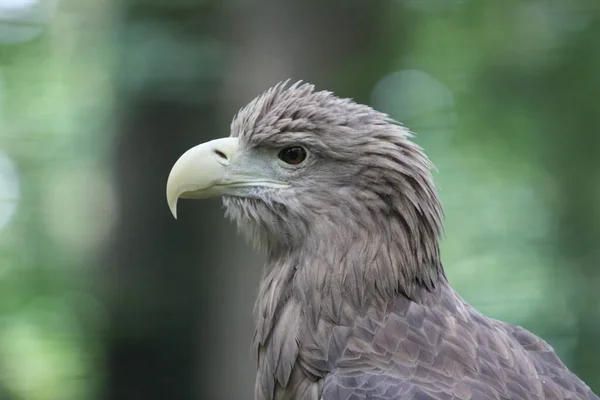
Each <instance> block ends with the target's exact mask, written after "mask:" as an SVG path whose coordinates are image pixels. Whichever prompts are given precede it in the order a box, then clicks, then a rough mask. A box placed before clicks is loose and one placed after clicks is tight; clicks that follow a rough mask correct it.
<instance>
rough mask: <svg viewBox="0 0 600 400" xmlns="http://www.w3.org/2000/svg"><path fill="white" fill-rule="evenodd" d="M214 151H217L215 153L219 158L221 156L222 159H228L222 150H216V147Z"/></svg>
mask: <svg viewBox="0 0 600 400" xmlns="http://www.w3.org/2000/svg"><path fill="white" fill-rule="evenodd" d="M213 151H214V152H215V154H216V155H217V157H219V158H220V159H222V160H225V161H227V156H226V155H225V153H223V152H222V151H220V150H216V149H215V150H213Z"/></svg>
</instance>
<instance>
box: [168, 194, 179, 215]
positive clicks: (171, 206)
mask: <svg viewBox="0 0 600 400" xmlns="http://www.w3.org/2000/svg"><path fill="white" fill-rule="evenodd" d="M168 203H169V210H170V211H171V215H173V218H175V219H177V199H175V201H169V202H168Z"/></svg>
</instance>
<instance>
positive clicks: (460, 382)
mask: <svg viewBox="0 0 600 400" xmlns="http://www.w3.org/2000/svg"><path fill="white" fill-rule="evenodd" d="M412 136H413V135H412V133H411V132H410V131H409V130H408V129H406V128H405V127H404V126H402V125H401V124H400V123H398V122H396V121H394V120H393V119H392V118H391V117H389V116H388V115H386V114H384V113H381V112H378V111H376V110H374V109H373V108H371V107H369V106H367V105H363V104H359V103H357V102H355V101H353V100H351V99H345V98H340V97H338V96H336V95H335V94H333V93H332V92H329V91H318V90H315V87H314V85H311V84H309V83H303V82H297V83H295V84H292V85H290V84H289V81H286V82H281V83H279V84H277V85H275V86H274V87H272V88H270V89H268V90H267V91H265V92H264V93H262V94H261V95H259V96H258V97H256V98H255V99H254V100H252V101H251V102H250V103H249V104H248V105H247V106H245V107H244V108H242V109H241V110H240V111H239V112H238V113H237V115H236V116H235V117H234V118H233V121H232V123H231V133H230V136H229V137H225V138H221V139H216V140H212V141H209V142H206V143H203V144H200V145H198V146H195V147H193V148H191V149H189V150H188V151H186V152H185V153H184V154H183V155H182V156H181V157H180V158H179V159H178V160H177V162H176V163H175V164H174V165H173V167H172V170H171V172H170V174H169V177H168V180H167V187H166V195H167V202H168V205H169V207H170V210H171V212H172V214H173V216H174V217H175V218H177V202H178V199H180V198H183V199H201V198H209V197H217V196H220V197H222V199H223V204H224V209H225V214H226V215H227V216H228V217H229V218H230V219H232V220H233V221H235V222H236V223H237V225H238V227H239V230H240V231H241V232H242V233H243V234H244V235H245V236H247V238H248V239H249V240H250V241H251V242H252V243H253V244H254V245H255V246H256V248H257V249H258V250H260V251H261V252H263V253H264V255H265V257H266V264H265V267H264V271H263V275H262V279H261V283H260V286H259V290H258V298H257V301H256V304H255V307H254V321H255V333H254V339H253V346H254V349H255V351H256V355H257V375H256V383H255V388H254V397H255V399H256V400H292V399H299V400H300V399H302V400H304V399H306V400H361V399H397V400H409V399H413V400H417V399H419V400H425V399H436V400H442V399H465V400H466V399H473V400H488V399H490V400H499V399H503V400H530V399H596V400H598V399H600V398H599V397H598V396H596V395H595V394H594V393H593V392H592V391H591V389H590V388H589V387H588V386H587V385H586V384H585V383H584V382H582V381H581V380H580V379H579V378H578V377H577V376H576V375H575V374H574V373H573V372H571V371H570V370H569V369H568V368H567V367H566V366H565V364H564V363H563V362H562V361H561V360H560V359H559V357H558V356H557V355H556V353H555V352H554V350H553V349H552V347H551V346H550V345H548V344H547V343H546V342H545V341H544V340H542V339H540V338H539V337H537V336H536V335H534V334H533V333H531V332H529V331H527V330H526V329H524V328H522V327H519V326H513V325H510V324H508V323H505V322H502V321H499V320H495V319H492V318H488V317H486V316H484V315H483V314H481V313H480V312H478V311H477V310H476V309H475V308H474V307H472V306H471V305H469V304H468V303H467V302H466V301H465V300H463V299H462V298H461V297H460V296H459V295H458V293H457V292H456V291H455V290H454V289H453V288H452V286H451V285H450V284H449V281H448V279H447V277H446V274H445V272H444V268H443V266H442V261H441V259H440V246H439V238H440V235H441V232H442V220H443V210H442V206H441V203H440V199H439V197H438V195H437V192H436V189H435V185H434V182H433V178H432V175H431V170H432V169H433V165H432V163H431V161H430V160H429V159H428V157H427V156H426V155H425V153H424V152H423V150H422V148H421V147H419V146H418V145H417V144H415V143H414V142H413V141H412Z"/></svg>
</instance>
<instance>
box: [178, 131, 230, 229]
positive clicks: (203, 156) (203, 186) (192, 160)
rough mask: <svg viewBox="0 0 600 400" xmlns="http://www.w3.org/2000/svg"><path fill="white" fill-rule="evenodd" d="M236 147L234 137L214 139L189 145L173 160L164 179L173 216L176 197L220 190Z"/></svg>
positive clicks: (209, 194)
mask: <svg viewBox="0 0 600 400" xmlns="http://www.w3.org/2000/svg"><path fill="white" fill-rule="evenodd" d="M237 147H238V139H237V138H232V137H228V138H223V139H216V140H212V141H210V142H206V143H203V144H200V145H198V146H195V147H192V148H191V149H189V150H188V151H186V152H185V153H184V154H183V155H182V156H181V157H180V158H179V160H177V162H176V163H175V165H173V168H172V169H171V173H170V174H169V179H168V180H167V203H168V204H169V209H170V210H171V213H172V214H173V217H175V218H177V200H178V199H179V198H189V199H202V198H209V197H217V196H220V195H221V194H223V193H224V191H223V188H224V187H225V186H226V185H227V183H228V182H227V173H228V166H229V164H230V162H231V160H232V159H233V157H234V156H235V153H236V151H237Z"/></svg>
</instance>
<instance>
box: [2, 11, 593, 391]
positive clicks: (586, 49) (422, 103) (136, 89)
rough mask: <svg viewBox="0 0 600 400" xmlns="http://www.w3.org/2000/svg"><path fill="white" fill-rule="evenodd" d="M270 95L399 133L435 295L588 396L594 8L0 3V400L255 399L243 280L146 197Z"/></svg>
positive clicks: (247, 280) (242, 261)
mask: <svg viewBox="0 0 600 400" xmlns="http://www.w3.org/2000/svg"><path fill="white" fill-rule="evenodd" d="M286 78H292V79H293V80H297V79H303V80H307V81H310V82H312V83H315V84H316V85H317V87H318V88H319V89H328V90H333V91H334V92H336V94H338V95H340V96H344V97H353V98H355V99H356V100H357V101H360V102H364V103H368V104H371V105H373V106H374V107H376V108H377V109H379V110H381V111H385V112H387V113H389V114H390V115H392V116H393V117H394V118H396V119H398V120H400V121H402V122H403V123H405V124H406V125H407V126H408V127H409V128H410V129H411V130H413V131H415V132H416V133H417V135H418V136H417V139H416V140H417V141H418V142H419V143H420V144H421V145H423V146H424V147H425V149H426V151H427V152H428V154H429V155H430V157H431V158H432V159H433V161H434V162H435V163H436V165H437V167H438V169H439V172H437V173H436V174H435V178H436V180H437V182H438V186H439V188H440V193H441V197H442V201H443V203H444V206H445V210H446V214H447V215H446V237H445V239H444V242H443V257H444V262H445V266H446V270H447V273H448V276H449V279H450V281H451V283H452V284H453V285H454V286H455V287H456V288H457V290H458V291H459V292H460V293H461V295H462V296H463V297H464V298H465V299H467V300H468V301H469V302H471V303H472V304H473V305H474V306H475V307H477V308H478V309H480V310H481V311H483V312H484V313H486V314H487V315H489V316H491V317H494V318H498V319H503V320H506V321H508V322H510V323H513V324H519V325H522V326H524V327H526V328H528V329H530V330H531V331H533V332H534V333H536V334H538V335H540V336H542V337H543V338H545V339H546V340H547V341H548V342H549V343H550V344H551V345H553V346H554V347H555V349H556V350H557V352H558V353H559V355H560V356H561V358H562V359H563V360H564V361H565V363H566V364H567V365H568V366H569V367H571V368H572V369H573V370H574V371H575V372H576V373H577V374H578V375H579V376H580V377H581V378H582V379H583V380H584V381H586V382H587V383H588V384H589V385H590V386H591V387H592V388H593V389H594V390H595V391H596V392H598V393H600V342H599V336H600V268H599V266H600V159H599V152H600V2H599V1H598V0H503V1H475V0H396V1H379V0H370V1H365V0H360V1H359V0H344V1H342V0H337V1H334V0H331V1H317V0H263V1H261V0H257V1H249V0H229V1H227V0H64V1H59V0H0V399H26V400H55V399H56V400H58V399H60V400H81V399H111V400H112V399H116V400H120V399H123V400H125V399H127V400H132V399H143V400H149V399H178V400H179V399H182V400H185V399H200V398H202V399H204V398H206V399H242V400H244V399H248V400H250V399H252V388H253V381H254V371H255V366H254V362H253V359H252V354H251V350H250V341H251V338H252V329H253V328H252V319H251V310H252V304H253V301H254V297H255V294H256V286H257V282H258V279H259V275H260V269H261V257H260V255H255V254H254V253H253V252H252V250H251V249H250V248H249V247H248V246H247V245H246V244H245V243H244V242H243V239H241V238H239V237H238V236H237V235H236V232H235V227H233V226H232V225H230V224H229V223H228V222H227V221H226V220H225V219H224V218H223V217H222V210H221V209H220V203H219V201H218V200H211V201H207V202H202V203H199V202H183V203H182V204H181V206H180V212H179V213H180V215H181V216H184V218H182V219H181V220H179V221H175V220H173V219H172V217H171V215H170V214H169V210H168V207H167V204H166V200H165V183H166V179H167V175H168V173H169V170H170V167H171V166H172V164H173V163H174V162H175V160H176V159H177V158H178V157H179V155H180V154H182V153H183V152H184V151H185V150H187V149H188V148H189V147H191V146H193V145H195V144H197V143H200V142H202V141H205V140H208V139H213V138H216V137H221V136H226V135H228V134H229V123H230V121H231V118H232V116H233V114H234V113H235V112H236V111H237V110H238V109H239V108H240V107H242V106H243V105H244V104H245V103H247V102H248V101H249V100H251V99H252V98H253V97H254V96H256V95H257V94H259V93H260V92H262V91H263V90H265V89H266V88H268V87H270V86H272V85H274V84H275V83H277V82H278V81H280V80H283V79H286Z"/></svg>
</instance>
